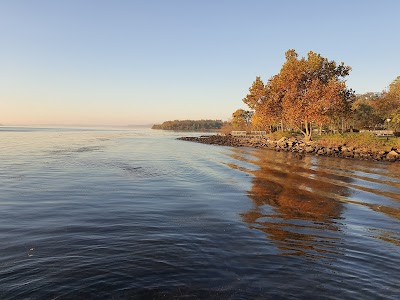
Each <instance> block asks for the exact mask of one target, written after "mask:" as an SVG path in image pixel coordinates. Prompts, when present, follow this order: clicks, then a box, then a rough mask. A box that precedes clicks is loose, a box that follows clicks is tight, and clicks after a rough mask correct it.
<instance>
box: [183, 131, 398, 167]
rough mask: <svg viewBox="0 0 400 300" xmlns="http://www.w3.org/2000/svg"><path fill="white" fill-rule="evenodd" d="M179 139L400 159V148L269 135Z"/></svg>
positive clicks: (322, 154) (342, 155) (215, 143)
mask: <svg viewBox="0 0 400 300" xmlns="http://www.w3.org/2000/svg"><path fill="white" fill-rule="evenodd" d="M178 140H182V141H190V142H197V143H202V144H209V145H219V146H230V147H252V148H261V149H271V150H275V151H285V152H294V153H298V154H299V158H302V157H303V156H304V155H307V154H309V155H310V154H311V155H321V156H331V157H343V158H349V159H361V160H374V161H389V162H395V161H400V149H397V148H392V149H391V150H390V151H383V150H382V151H372V150H370V149H366V148H359V149H357V148H355V147H351V146H346V145H341V146H337V147H324V146H321V145H319V144H318V142H315V141H310V142H304V141H302V140H300V139H296V138H285V137H283V138H281V139H280V140H271V139H269V138H267V137H262V138H260V137H257V138H255V137H233V136H221V135H205V136H200V137H180V138H178Z"/></svg>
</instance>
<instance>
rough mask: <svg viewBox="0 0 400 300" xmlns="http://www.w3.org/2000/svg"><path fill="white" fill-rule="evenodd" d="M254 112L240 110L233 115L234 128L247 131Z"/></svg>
mask: <svg viewBox="0 0 400 300" xmlns="http://www.w3.org/2000/svg"><path fill="white" fill-rule="evenodd" d="M252 114H253V113H252V112H251V111H248V110H244V109H238V110H236V111H235V112H234V113H233V114H232V128H233V129H236V130H237V129H239V130H246V129H247V128H248V127H249V125H250V122H251V117H252Z"/></svg>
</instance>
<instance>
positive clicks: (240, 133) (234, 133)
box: [231, 131, 247, 137]
mask: <svg viewBox="0 0 400 300" xmlns="http://www.w3.org/2000/svg"><path fill="white" fill-rule="evenodd" d="M231 134H232V136H235V137H245V136H247V131H232V132H231Z"/></svg>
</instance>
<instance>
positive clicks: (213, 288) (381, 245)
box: [0, 127, 400, 300]
mask: <svg viewBox="0 0 400 300" xmlns="http://www.w3.org/2000/svg"><path fill="white" fill-rule="evenodd" d="M182 135H190V134H188V133H171V132H164V131H154V130H150V129H129V130H123V129H71V128H70V129H57V128H21V127H20V128H17V127H14V128H10V127H0V157H1V160H0V242H1V243H0V299H315V298H316V299H396V300H397V299H400V269H399V266H400V163H379V162H369V161H352V160H346V159H339V158H337V159H336V158H326V157H314V156H306V157H304V158H303V159H298V158H297V157H296V156H295V155H294V154H291V153H281V152H280V153H278V152H274V151H269V150H257V149H248V148H230V147H218V146H210V145H203V144H197V143H191V142H185V141H179V140H176V138H177V137H179V136H182ZM193 135H196V133H194V134H193Z"/></svg>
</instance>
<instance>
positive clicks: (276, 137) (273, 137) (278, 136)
mask: <svg viewBox="0 0 400 300" xmlns="http://www.w3.org/2000/svg"><path fill="white" fill-rule="evenodd" d="M291 136H292V134H291V133H290V132H287V131H275V132H272V133H268V134H267V137H269V138H270V139H271V140H275V141H277V140H280V139H281V138H283V137H286V138H290V137H291Z"/></svg>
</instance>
